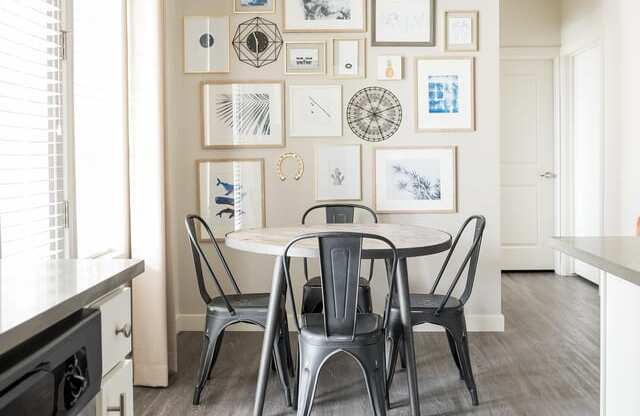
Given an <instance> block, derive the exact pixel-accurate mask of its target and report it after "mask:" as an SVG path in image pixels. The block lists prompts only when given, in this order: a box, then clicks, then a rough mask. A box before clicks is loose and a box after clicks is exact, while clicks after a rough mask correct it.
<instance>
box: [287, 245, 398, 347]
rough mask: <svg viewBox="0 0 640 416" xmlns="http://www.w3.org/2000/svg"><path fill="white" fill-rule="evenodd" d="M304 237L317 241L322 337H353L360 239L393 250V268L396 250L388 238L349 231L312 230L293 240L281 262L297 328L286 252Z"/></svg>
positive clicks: (396, 263) (393, 267)
mask: <svg viewBox="0 0 640 416" xmlns="http://www.w3.org/2000/svg"><path fill="white" fill-rule="evenodd" d="M307 239H317V241H318V254H319V257H320V279H321V283H322V285H321V286H322V306H323V307H322V314H323V319H324V328H325V336H326V337H327V338H332V337H351V339H353V338H354V337H355V330H356V319H357V308H358V283H359V278H360V260H361V258H362V243H363V240H365V239H372V240H378V241H381V242H383V243H385V244H386V245H387V246H388V247H389V249H390V251H391V252H392V253H393V255H392V257H393V260H392V269H393V270H394V271H395V269H396V268H397V265H398V251H397V250H396V247H395V246H394V245H393V243H392V242H391V241H389V240H388V239H387V238H385V237H382V236H378V235H373V234H361V233H349V232H328V233H313V234H305V235H302V236H300V237H298V238H295V239H294V240H292V241H291V242H290V243H289V244H288V245H287V247H286V248H285V250H284V253H283V257H282V259H283V260H282V261H283V268H284V270H285V277H286V279H287V286H288V292H289V296H290V300H291V307H292V310H293V315H294V317H295V323H296V326H297V327H298V330H300V323H299V320H298V315H297V308H296V302H295V297H294V294H293V290H292V284H291V273H290V272H289V264H290V261H289V258H288V254H289V250H290V249H291V247H292V246H294V245H295V244H296V243H297V242H299V241H301V240H307ZM394 275H395V273H394ZM394 282H395V279H393V280H392V281H391V284H390V289H389V292H390V293H393V290H394ZM387 303H388V305H387V310H385V325H386V319H387V318H388V316H389V311H388V308H389V307H390V305H391V303H390V302H387Z"/></svg>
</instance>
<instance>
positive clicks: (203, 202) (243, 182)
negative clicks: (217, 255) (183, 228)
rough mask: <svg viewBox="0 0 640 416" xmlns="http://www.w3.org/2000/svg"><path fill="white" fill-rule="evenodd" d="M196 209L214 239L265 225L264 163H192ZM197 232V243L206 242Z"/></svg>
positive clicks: (217, 160) (244, 161)
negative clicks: (198, 241)
mask: <svg viewBox="0 0 640 416" xmlns="http://www.w3.org/2000/svg"><path fill="white" fill-rule="evenodd" d="M196 167H197V175H198V208H199V210H200V216H201V217H202V218H204V219H205V221H207V223H208V224H209V226H210V227H211V230H212V232H213V236H214V238H215V239H216V240H217V239H223V238H224V236H225V235H226V234H227V233H230V232H232V231H236V230H242V229H248V228H260V227H264V224H265V205H264V159H207V160H198V161H197V162H196ZM202 231H203V230H200V229H199V230H198V232H199V236H200V240H201V241H207V240H209V238H208V236H207V235H206V232H204V233H203V232H202Z"/></svg>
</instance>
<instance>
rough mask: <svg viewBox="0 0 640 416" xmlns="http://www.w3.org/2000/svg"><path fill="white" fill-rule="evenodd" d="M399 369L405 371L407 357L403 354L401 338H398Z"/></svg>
mask: <svg viewBox="0 0 640 416" xmlns="http://www.w3.org/2000/svg"><path fill="white" fill-rule="evenodd" d="M400 368H402V369H403V370H406V369H407V356H406V353H405V352H404V342H403V341H402V338H400Z"/></svg>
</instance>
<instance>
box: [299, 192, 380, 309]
mask: <svg viewBox="0 0 640 416" xmlns="http://www.w3.org/2000/svg"><path fill="white" fill-rule="evenodd" d="M322 208H324V209H325V219H326V223H327V224H353V219H354V216H355V210H356V209H360V210H363V211H366V212H368V213H369V214H371V218H372V219H373V222H374V223H376V224H377V223H378V216H377V215H376V213H375V212H374V211H373V210H372V209H371V208H369V207H367V206H365V205H358V204H321V205H314V206H312V207H311V208H309V209H308V210H306V211H305V213H304V214H303V215H302V224H303V225H304V224H305V223H306V220H307V217H308V216H309V214H310V213H311V212H313V211H315V210H318V209H322ZM303 264H304V278H305V280H306V282H305V284H304V286H303V288H302V313H311V312H320V311H321V310H322V309H321V308H322V290H321V289H320V276H316V277H312V278H309V269H308V264H307V259H306V258H305V259H303ZM373 265H374V260H373V259H371V262H370V263H369V276H368V278H364V277H360V280H359V282H358V291H359V292H360V293H359V294H358V311H359V312H371V311H372V308H373V306H372V303H371V287H370V283H371V279H372V278H373Z"/></svg>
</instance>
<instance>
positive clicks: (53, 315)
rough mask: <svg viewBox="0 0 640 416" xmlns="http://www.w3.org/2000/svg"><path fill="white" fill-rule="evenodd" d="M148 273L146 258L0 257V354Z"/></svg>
mask: <svg viewBox="0 0 640 416" xmlns="http://www.w3.org/2000/svg"><path fill="white" fill-rule="evenodd" d="M143 271H144V261H142V260H125V259H104V260H103V259H99V260H51V261H41V262H38V261H35V262H28V261H24V260H22V261H17V260H0V354H3V353H5V352H6V351H8V350H10V349H11V348H13V347H15V346H17V345H18V344H20V343H22V342H24V341H26V340H28V339H29V338H31V337H32V336H34V335H35V334H37V333H38V332H41V331H43V330H44V329H47V328H48V327H50V326H52V325H53V324H55V323H56V322H59V321H60V320H62V319H64V318H66V317H67V316H69V315H71V314H73V313H74V312H76V311H78V310H80V309H82V308H83V307H85V306H87V305H88V304H90V303H92V302H93V301H95V300H96V299H98V298H100V297H102V296H104V295H106V294H107V293H109V292H110V291H112V290H114V289H116V288H117V287H119V286H122V285H124V284H126V283H128V282H130V281H131V280H132V279H133V278H134V277H136V276H137V275H139V274H141V273H142V272H143Z"/></svg>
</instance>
